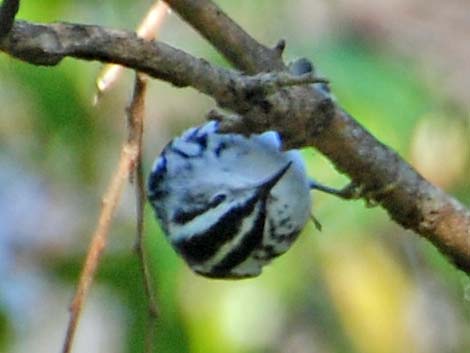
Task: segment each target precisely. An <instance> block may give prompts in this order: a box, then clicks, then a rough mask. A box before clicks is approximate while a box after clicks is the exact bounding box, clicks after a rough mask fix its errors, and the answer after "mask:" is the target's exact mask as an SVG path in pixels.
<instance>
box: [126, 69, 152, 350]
mask: <svg viewBox="0 0 470 353" xmlns="http://www.w3.org/2000/svg"><path fill="white" fill-rule="evenodd" d="M146 88H147V78H146V77H145V76H144V75H143V74H140V73H137V72H136V75H135V84H134V93H133V97H132V101H131V103H130V105H129V108H128V121H129V137H128V142H129V143H130V144H132V145H133V146H135V147H136V148H137V150H138V151H139V154H138V157H137V160H136V166H135V171H134V176H135V180H134V181H135V193H136V206H137V234H136V241H135V244H134V249H135V251H136V253H137V256H138V258H139V263H140V268H141V272H142V277H143V284H144V290H145V294H146V296H147V300H148V319H147V321H148V322H147V325H146V334H145V352H147V353H151V352H152V350H153V341H154V332H155V322H156V318H157V316H158V308H157V302H156V298H155V293H154V290H153V286H152V277H151V275H150V271H149V267H148V259H147V256H146V252H145V246H144V238H143V237H144V206H145V201H146V199H147V198H146V192H145V183H144V175H143V170H142V136H143V126H144V125H143V122H144V108H145V107H144V105H145V93H146Z"/></svg>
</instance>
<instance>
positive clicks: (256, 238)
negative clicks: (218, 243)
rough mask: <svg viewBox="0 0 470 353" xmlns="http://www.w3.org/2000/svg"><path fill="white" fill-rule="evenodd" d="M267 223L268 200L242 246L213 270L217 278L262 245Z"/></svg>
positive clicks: (262, 205) (263, 204)
mask: <svg viewBox="0 0 470 353" xmlns="http://www.w3.org/2000/svg"><path fill="white" fill-rule="evenodd" d="M265 221H266V200H264V201H262V202H261V205H260V210H259V211H258V214H257V215H256V217H255V222H254V224H253V227H252V228H251V229H250V230H249V231H248V232H247V233H246V234H244V235H243V237H242V239H241V242H240V244H239V245H238V246H237V247H236V248H235V249H234V250H232V251H231V252H230V253H228V254H227V256H225V257H224V258H223V259H222V261H221V262H219V263H218V264H217V265H216V266H214V267H213V268H212V269H211V274H212V275H215V276H218V275H222V276H223V275H226V274H227V273H228V272H229V271H230V270H232V269H233V268H234V267H235V266H237V265H239V264H241V263H242V262H243V261H245V260H246V259H247V258H248V257H249V256H250V254H251V253H252V252H253V250H254V249H255V248H257V247H258V246H260V244H261V243H262V241H263V233H264V223H265Z"/></svg>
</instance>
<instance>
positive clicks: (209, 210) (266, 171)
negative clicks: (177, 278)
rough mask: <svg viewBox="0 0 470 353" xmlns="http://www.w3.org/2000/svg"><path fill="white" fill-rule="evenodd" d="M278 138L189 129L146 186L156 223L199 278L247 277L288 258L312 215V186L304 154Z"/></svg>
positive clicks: (170, 147)
mask: <svg viewBox="0 0 470 353" xmlns="http://www.w3.org/2000/svg"><path fill="white" fill-rule="evenodd" d="M280 148H281V141H280V138H279V136H278V134H277V133H275V132H272V131H271V132H266V133H263V134H261V135H252V136H250V137H244V136H242V135H238V134H220V133H218V132H217V123H216V122H210V123H207V124H205V125H203V126H201V127H197V128H191V129H189V130H188V131H186V132H185V133H183V135H182V136H181V137H178V138H175V139H173V140H172V141H171V142H170V143H169V144H168V145H167V146H166V147H165V149H164V150H163V152H162V153H161V155H160V157H159V158H158V159H157V160H156V162H155V165H154V167H153V169H152V172H151V174H150V177H149V181H148V195H149V200H150V202H151V204H152V206H153V207H154V209H155V213H156V216H157V218H158V219H159V221H160V224H161V226H162V228H163V230H164V232H165V234H166V235H167V238H168V239H169V241H170V243H171V244H172V246H173V247H174V248H175V250H176V251H177V252H178V253H179V254H180V255H181V256H182V257H183V258H184V259H185V260H186V262H187V263H188V264H189V266H190V267H191V268H192V269H193V271H195V272H197V273H199V274H201V275H204V276H207V277H213V278H244V277H253V276H257V275H259V274H260V273H261V270H262V267H263V266H264V265H265V264H267V263H269V262H270V261H271V260H272V259H273V258H275V257H276V256H279V255H281V254H283V253H284V252H285V251H286V250H287V249H288V248H289V247H290V246H291V245H292V243H293V242H294V240H295V239H296V238H297V236H298V234H299V232H300V231H301V230H302V228H303V227H304V225H305V223H306V222H307V220H308V218H309V214H310V193H309V181H308V179H307V177H306V173H305V169H304V165H303V161H302V159H301V157H300V154H299V152H298V151H287V152H283V151H281V150H280Z"/></svg>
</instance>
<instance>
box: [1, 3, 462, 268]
mask: <svg viewBox="0 0 470 353" xmlns="http://www.w3.org/2000/svg"><path fill="white" fill-rule="evenodd" d="M168 3H169V4H170V5H174V6H175V9H176V10H177V11H181V12H180V14H181V15H182V16H183V17H184V18H185V19H186V20H188V21H190V23H191V24H193V25H194V26H195V27H196V26H198V27H196V28H197V29H198V30H199V31H200V32H201V33H204V35H205V36H206V37H207V38H208V39H209V40H210V41H211V42H212V38H215V39H214V44H215V45H216V46H217V47H218V48H219V50H221V52H222V53H223V54H224V55H226V56H227V57H228V58H229V60H230V61H232V62H233V63H234V64H235V65H236V66H237V67H238V68H239V69H242V70H244V71H246V72H258V71H260V70H261V69H263V68H264V69H267V70H273V69H279V68H281V65H280V64H279V63H280V62H281V60H280V56H279V54H280V52H282V45H279V46H278V47H277V48H275V49H268V48H266V47H263V46H261V45H260V44H258V43H257V42H256V41H255V40H254V39H253V38H251V37H250V36H248V35H247V34H246V33H244V32H243V30H242V29H241V28H240V27H238V26H237V25H236V24H234V23H233V21H231V20H230V19H228V18H227V17H226V16H225V15H224V14H223V12H221V11H220V10H218V9H217V7H215V5H214V4H212V3H211V2H208V1H206V0H192V1H189V0H187V1H184V0H178V1H177V0H174V1H173V0H171V1H170V0H168ZM178 6H179V7H178ZM185 6H188V7H189V8H191V6H194V7H195V9H194V12H192V14H191V15H190V14H189V13H188V14H185V12H184V11H183V9H184V7H185ZM201 6H202V7H201ZM204 6H207V7H206V8H207V9H209V10H208V11H207V12H204V11H200V9H202V8H204ZM197 9H199V10H197ZM196 10H197V11H196ZM188 11H189V10H188ZM211 13H212V14H213V16H215V17H214V18H212V20H213V21H212V22H209V23H207V21H209V19H211V17H207V16H209V15H210V14H211ZM185 16H186V17H185ZM225 31H226V32H225ZM224 33H227V34H226V36H227V37H226V42H225V43H226V44H225V47H224V45H223V43H221V40H220V36H222V37H223V36H224V35H225V34H224ZM227 43H230V44H227ZM0 50H3V51H5V52H7V53H9V54H10V55H13V56H15V57H17V58H19V59H22V60H25V61H28V62H30V63H33V64H38V65H55V64H57V63H58V62H60V60H61V59H62V58H64V57H66V56H71V57H76V58H80V59H86V60H99V61H103V62H113V63H118V64H121V65H124V66H127V67H131V68H134V69H137V70H138V71H141V72H145V73H147V74H149V75H150V76H153V77H155V78H159V79H162V80H165V81H168V82H171V83H172V84H174V85H176V86H192V87H194V88H196V89H198V90H199V91H201V92H203V93H205V94H207V95H210V96H212V97H213V98H214V99H215V100H216V101H217V103H218V104H219V105H220V106H221V107H223V108H226V109H230V110H231V111H233V112H235V113H237V114H239V117H240V118H239V119H231V120H229V121H227V122H225V123H224V125H223V127H224V129H225V130H226V131H238V132H242V133H253V132H261V131H265V130H268V129H273V130H277V131H279V132H280V134H281V136H282V137H283V141H284V142H285V144H286V147H288V148H291V147H302V146H307V145H310V146H314V147H316V148H317V149H318V150H320V151H321V152H322V153H323V154H325V155H326V156H327V157H328V158H329V159H330V160H331V161H332V162H333V163H334V164H335V165H336V167H337V168H338V169H339V170H340V171H342V172H344V173H346V174H348V175H349V176H350V177H351V179H352V181H353V182H354V184H356V185H359V186H360V187H361V189H362V190H363V193H362V196H363V197H365V198H366V199H368V200H371V201H375V202H376V203H378V204H380V205H381V206H382V207H384V208H385V209H386V210H387V211H388V213H389V214H390V216H391V217H392V218H393V219H394V220H395V221H396V222H397V223H399V224H401V225H402V226H403V227H405V228H409V229H412V230H414V231H415V232H417V233H419V234H421V235H423V236H425V237H427V238H428V239H429V240H430V241H432V242H433V243H434V244H435V245H436V246H437V247H438V248H439V249H440V250H441V251H443V252H444V253H446V254H447V255H449V257H450V258H451V259H452V260H453V262H454V263H455V264H456V265H457V266H458V267H459V268H460V269H462V270H465V271H467V272H470V211H469V210H467V209H466V208H465V207H464V206H463V205H462V204H460V203H459V202H458V201H457V200H455V199H453V198H452V197H451V196H449V195H447V194H445V193H444V192H443V191H442V190H440V189H438V188H437V187H435V186H433V185H431V184H430V183H429V182H427V181H426V180H425V179H423V178H422V177H421V176H420V175H419V174H418V173H417V172H416V171H415V170H414V169H413V168H412V167H411V166H409V165H408V164H407V163H406V162H405V161H404V160H403V159H401V157H399V156H398V155H397V154H396V153H395V152H394V151H393V150H391V149H390V148H388V147H387V146H385V145H383V144H382V143H380V142H379V141H377V140H376V139H375V138H374V137H373V136H372V135H371V134H370V133H369V132H368V131H366V130H365V129H364V128H363V127H362V126H361V125H360V124H358V123H357V122H356V121H355V120H354V119H352V118H351V117H350V116H349V115H348V114H347V113H346V112H344V111H343V110H342V109H341V107H340V106H338V105H337V104H335V103H334V102H333V101H332V100H331V99H330V98H329V97H328V96H327V95H325V92H324V91H322V90H321V89H316V88H315V87H312V85H306V84H305V83H308V82H310V83H311V82H315V80H314V79H313V78H312V79H311V80H300V81H302V82H299V83H301V84H303V85H301V86H293V87H287V86H290V84H289V82H291V83H293V82H294V81H295V80H296V79H295V78H293V77H291V78H290V79H286V75H287V77H289V74H287V73H286V72H283V73H281V74H279V73H261V74H257V75H255V76H246V75H244V74H242V73H240V72H237V71H232V70H224V69H221V68H218V67H215V66H213V65H210V64H209V63H208V62H206V61H205V60H202V59H196V58H194V57H193V56H191V55H189V54H187V53H185V52H183V51H181V50H177V49H175V48H172V47H171V46H168V45H166V44H163V43H159V42H149V41H145V40H142V39H139V38H137V37H136V35H135V34H133V33H130V32H125V31H117V30H110V29H104V28H101V27H98V26H85V25H74V24H63V23H57V24H51V25H39V24H32V23H26V22H20V21H17V22H15V24H14V25H13V27H12V29H11V31H10V33H9V34H8V35H7V36H6V37H5V38H4V39H0ZM237 53H243V55H241V56H244V58H237V55H238V54H237ZM282 67H283V65H282ZM297 79H298V78H297ZM276 87H281V88H280V89H274V88H276ZM286 117H288V119H287V118H286Z"/></svg>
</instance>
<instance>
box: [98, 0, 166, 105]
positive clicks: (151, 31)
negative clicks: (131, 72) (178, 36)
mask: <svg viewBox="0 0 470 353" xmlns="http://www.w3.org/2000/svg"><path fill="white" fill-rule="evenodd" d="M168 13H169V7H168V5H167V4H166V3H165V2H164V1H162V0H157V1H155V2H154V4H153V5H152V6H151V7H150V9H149V10H148V11H147V14H146V15H145V17H144V19H143V20H142V22H141V23H140V24H139V27H138V28H137V36H138V37H140V38H143V39H146V40H153V39H155V38H156V37H157V34H158V30H159V29H160V28H161V26H162V24H163V20H164V18H165V17H166V15H167V14H168ZM123 69H124V67H123V66H121V65H117V64H106V65H104V67H103V68H102V70H101V71H100V73H99V74H98V77H97V78H96V89H97V92H96V95H95V98H94V100H93V102H94V104H96V103H98V100H99V98H100V97H101V95H102V94H103V93H104V92H105V91H107V90H109V89H110V88H111V87H112V86H113V85H114V84H115V82H116V81H117V80H118V79H119V77H120V76H121V73H122V70H123Z"/></svg>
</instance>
